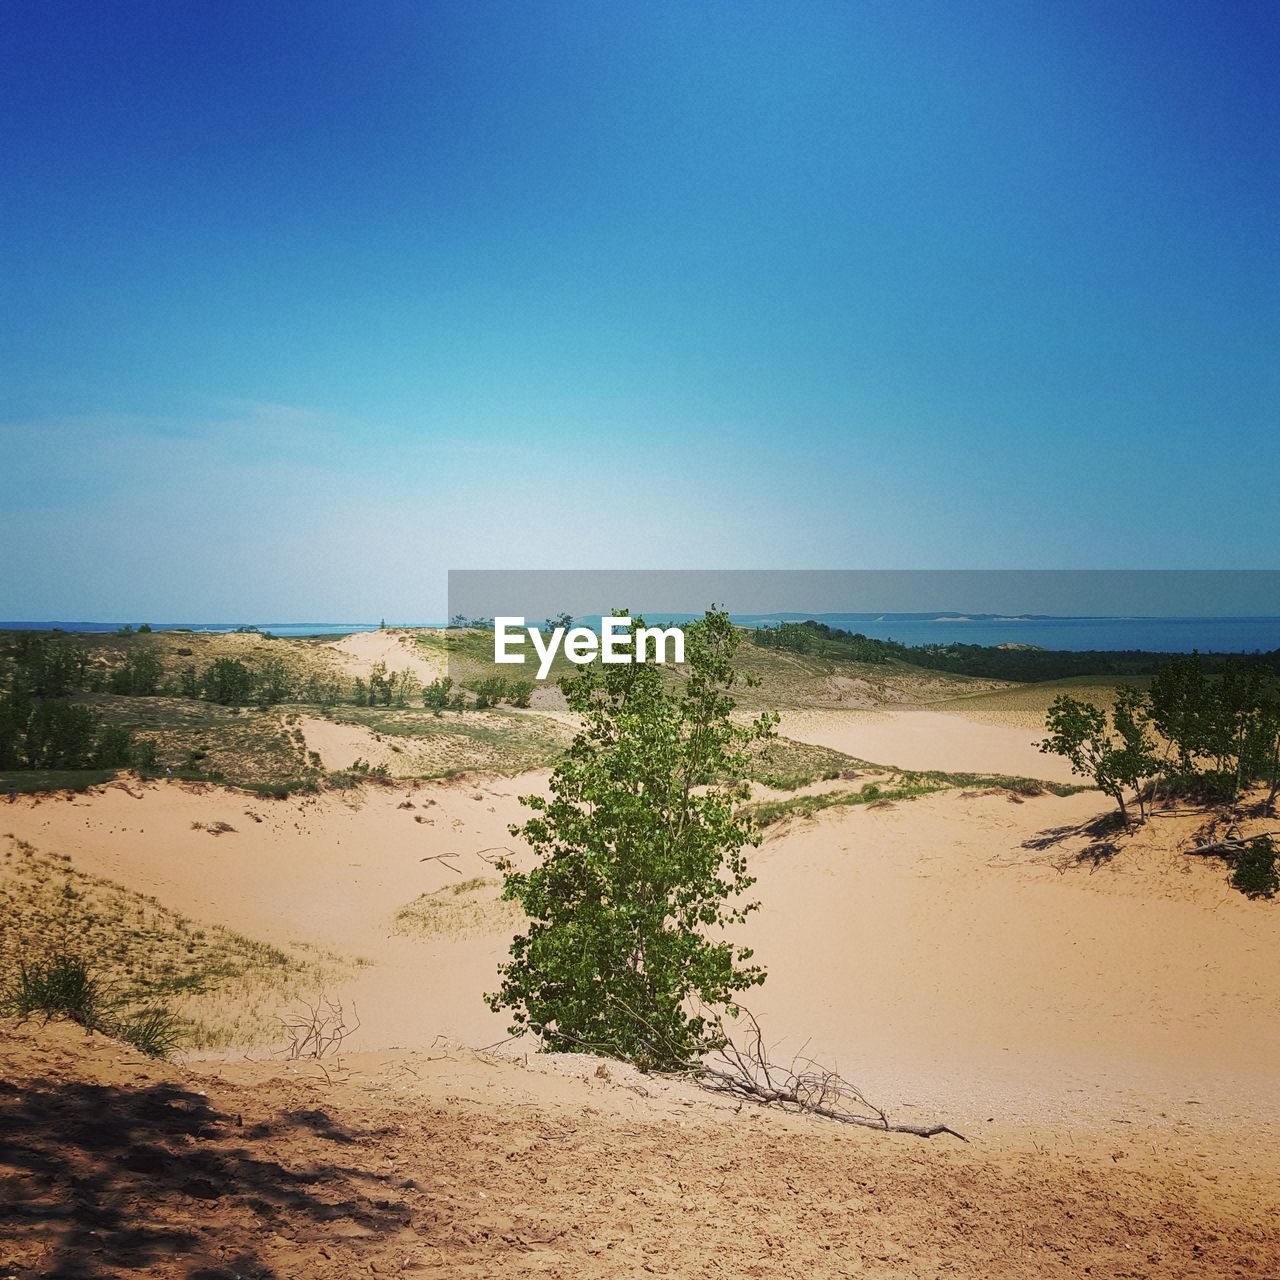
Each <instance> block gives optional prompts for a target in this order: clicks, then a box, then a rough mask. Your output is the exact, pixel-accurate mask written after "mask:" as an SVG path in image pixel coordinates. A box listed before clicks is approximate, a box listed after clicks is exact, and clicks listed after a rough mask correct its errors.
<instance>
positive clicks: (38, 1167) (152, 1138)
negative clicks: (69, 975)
mask: <svg viewBox="0 0 1280 1280" xmlns="http://www.w3.org/2000/svg"><path fill="white" fill-rule="evenodd" d="M359 1137H360V1135H357V1134H352V1133H350V1132H348V1131H347V1130H345V1129H342V1128H340V1127H339V1126H337V1125H335V1124H334V1123H333V1121H332V1120H331V1119H330V1118H329V1116H328V1115H326V1114H325V1113H324V1112H321V1111H299V1112H293V1113H287V1114H285V1115H284V1116H282V1117H280V1118H279V1119H278V1120H276V1121H274V1122H273V1123H271V1124H266V1125H254V1126H249V1127H246V1126H242V1125H241V1124H240V1121H239V1117H237V1116H228V1115H224V1114H222V1113H220V1112H219V1111H217V1110H215V1109H214V1108H212V1107H211V1106H209V1104H208V1102H207V1100H206V1099H205V1098H204V1097H202V1096H201V1095H200V1094H198V1093H196V1092H193V1091H191V1090H188V1089H184V1088H182V1087H179V1086H176V1085H173V1084H168V1083H162V1084H149V1085H141V1086H133V1087H128V1086H126V1087H118V1086H114V1085H101V1084H85V1083H80V1082H76V1083H63V1082H58V1081H55V1080H49V1079H41V1080H35V1081H31V1082H29V1083H26V1084H23V1085H15V1084H13V1083H11V1082H8V1081H0V1202H2V1203H3V1206H4V1208H3V1212H2V1213H0V1266H3V1265H4V1264H6V1263H7V1264H8V1266H7V1270H6V1274H7V1275H12V1276H17V1277H20V1278H21V1280H28V1277H34V1276H36V1275H40V1276H50V1277H59V1278H65V1280H71V1278H72V1277H75V1280H90V1278H91V1277H105V1276H116V1275H120V1274H121V1273H122V1272H127V1271H131V1270H136V1269H142V1268H149V1267H153V1266H156V1265H157V1264H161V1269H162V1270H163V1273H164V1274H166V1275H173V1276H183V1277H186V1278H187V1280H231V1278H232V1277H233V1276H234V1277H241V1278H242V1280H248V1278H250V1277H253V1278H255V1280H256V1278H259V1277H275V1276H277V1275H279V1274H280V1273H279V1272H277V1271H276V1270H273V1269H272V1267H271V1266H269V1265H267V1264H266V1263H265V1262H264V1261H263V1260H262V1259H261V1257H260V1256H259V1255H258V1252H257V1248H258V1242H259V1240H260V1238H261V1237H262V1236H272V1235H276V1234H282V1235H284V1236H286V1237H287V1239H289V1240H291V1241H299V1242H306V1241H313V1242H316V1241H323V1240H324V1239H326V1238H328V1235H329V1230H327V1229H326V1224H329V1226H330V1229H331V1225H332V1224H335V1223H337V1222H339V1221H340V1220H341V1221H342V1222H343V1225H344V1227H345V1228H346V1231H347V1232H348V1233H349V1232H351V1231H352V1230H355V1231H357V1232H359V1233H360V1234H362V1235H366V1236H367V1237H371V1238H375V1239H376V1238H377V1237H378V1236H385V1234H386V1233H392V1232H395V1231H398V1230H400V1229H401V1228H402V1227H404V1226H405V1225H407V1222H408V1217H409V1212H408V1209H407V1207H406V1206H405V1205H404V1204H403V1203H401V1202H400V1201H399V1200H398V1199H395V1198H392V1197H394V1195H395V1192H394V1190H393V1188H394V1185H395V1184H394V1181H393V1180H391V1179H388V1178H387V1177H383V1176H376V1175H372V1174H370V1173H368V1172H365V1171H361V1170H358V1169H353V1168H348V1167H344V1166H343V1165H341V1164H337V1163H332V1162H327V1161H326V1160H325V1159H323V1158H320V1159H317V1160H313V1161H302V1162H294V1161H292V1160H291V1161H290V1164H291V1165H292V1166H293V1167H290V1165H286V1164H284V1163H280V1162H279V1161H278V1160H276V1159H272V1158H269V1157H267V1156H266V1155H264V1153H262V1152H258V1151H256V1150H255V1148H256V1147H258V1146H259V1145H261V1144H262V1143H263V1142H264V1140H267V1141H268V1145H270V1146H275V1145H277V1140H279V1145H280V1146H282V1147H283V1146H290V1147H292V1146H294V1145H296V1144H295V1143H294V1139H295V1138H296V1139H297V1144H302V1145H304V1146H305V1147H306V1148H308V1149H310V1148H313V1147H316V1146H317V1145H318V1144H322V1146H321V1150H320V1151H319V1153H318V1154H319V1155H320V1156H321V1157H323V1155H324V1152H325V1149H326V1148H327V1147H328V1144H334V1146H335V1148H336V1149H337V1150H342V1149H344V1148H346V1147H348V1146H349V1145H350V1144H352V1143H355V1142H357V1141H359ZM353 1224H354V1226H353ZM37 1252H38V1253H39V1262H38V1265H37V1269H32V1267H31V1266H30V1265H28V1266H25V1267H24V1266H22V1265H17V1264H18V1260H19V1259H21V1258H23V1257H26V1258H28V1259H30V1258H33V1257H34V1256H35V1255H36V1253H37ZM301 1260H302V1259H301V1257H300V1258H299V1261H301ZM294 1274H297V1273H294Z"/></svg>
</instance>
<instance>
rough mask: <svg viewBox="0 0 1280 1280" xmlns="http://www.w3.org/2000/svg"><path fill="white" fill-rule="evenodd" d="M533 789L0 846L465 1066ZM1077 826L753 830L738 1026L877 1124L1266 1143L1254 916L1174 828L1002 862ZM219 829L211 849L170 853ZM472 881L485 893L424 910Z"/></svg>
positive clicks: (1026, 822) (1183, 831)
mask: <svg viewBox="0 0 1280 1280" xmlns="http://www.w3.org/2000/svg"><path fill="white" fill-rule="evenodd" d="M543 785H545V775H536V776H532V775H531V776H526V777H524V778H522V779H515V780H484V779H475V778H471V779H467V780H464V781H460V782H455V783H452V784H450V783H429V784H428V783H424V784H419V785H416V786H415V785H412V784H398V785H396V786H393V787H392V786H388V787H375V788H370V789H367V790H365V791H361V792H351V793H338V794H333V793H330V794H326V795H323V796H319V797H305V798H295V799H293V800H290V801H266V802H264V801H259V800H256V799H250V798H248V797H246V796H244V795H242V794H238V793H235V792H228V791H226V790H222V789H216V788H201V787H191V786H186V785H182V784H177V783H169V784H165V783H155V784H151V785H148V786H147V787H145V788H140V789H137V790H136V791H131V790H129V789H126V788H123V787H111V788H107V789H106V790H105V791H103V792H102V793H100V794H97V795H90V796H84V797H79V798H77V799H74V800H67V799H46V800H43V801H40V802H36V801H33V800H31V799H27V798H22V797H20V798H19V799H18V801H17V803H16V804H14V805H11V806H8V805H6V806H4V808H3V810H2V811H0V833H3V832H7V831H11V832H13V833H15V834H17V835H19V836H21V837H23V838H25V839H27V840H28V841H30V842H31V843H32V844H34V845H35V846H36V847H37V848H40V849H46V850H50V851H58V852H64V853H68V854H70V855H71V856H72V858H73V860H74V863H75V865H76V866H77V867H79V868H81V869H82V870H87V871H90V872H94V873H97V874H102V875H106V876H109V877H111V878H113V879H116V880H119V881H121V882H123V883H125V884H127V885H129V886H130V887H133V888H136V889H138V890H141V891H143V892H146V893H151V894H154V895H155V896H156V897H158V898H159V899H160V900H161V901H162V902H164V903H165V904H167V905H169V906H172V907H174V908H175V909H177V910H180V911H182V912H185V913H186V914H188V915H190V916H192V917H195V918H196V919H198V920H200V919H203V920H208V921H217V922H220V923H224V924H227V925H230V926H231V927H233V928H236V929H239V930H240V931H242V932H244V933H246V934H248V935H250V936H251V937H255V938H259V939H262V940H264V941H267V942H272V943H276V944H277V945H280V946H285V947H287V946H289V945H291V944H294V943H296V942H298V941H305V942H307V943H309V944H311V945H312V946H316V947H319V948H322V949H324V950H328V951H334V952H338V953H340V954H342V955H345V956H348V957H360V958H363V959H365V960H367V961H370V962H372V963H371V964H369V965H368V966H366V967H364V968H362V969H358V970H356V971H354V972H353V973H352V974H351V975H350V976H349V977H348V978H347V979H345V980H344V982H343V985H342V988H341V990H340V991H336V992H335V993H334V994H338V995H341V996H342V997H343V998H344V999H347V1000H354V1001H355V1002H356V1004H357V1005H358V1008H359V1010H360V1015H361V1018H362V1021H363V1026H362V1029H361V1031H360V1033H359V1039H358V1042H357V1044H356V1046H355V1047H369V1048H375V1047H383V1046H391V1045H399V1046H405V1047H425V1046H429V1045H430V1044H431V1043H433V1041H434V1039H435V1037H436V1036H438V1035H441V1034H443V1035H447V1036H453V1037H456V1038H458V1039H459V1040H461V1041H463V1042H466V1043H470V1044H487V1043H491V1042H494V1041H497V1040H499V1039H500V1038H502V1035H503V1032H504V1022H503V1020H502V1019H500V1018H498V1017H497V1016H495V1015H493V1014H492V1013H490V1012H489V1011H488V1010H487V1009H486V1008H485V1006H484V1004H483V1002H482V999H481V997H482V995H483V993H484V992H485V991H487V990H490V989H492V987H493V985H494V972H495V968H496V965H497V964H498V962H499V961H500V959H501V958H502V957H503V955H504V953H505V949H506V945H507V942H508V940H509V938H510V934H511V920H510V917H509V915H506V914H504V913H503V912H502V911H500V910H498V909H497V908H496V906H495V905H494V904H495V900H496V896H497V887H496V884H497V873H496V871H495V870H494V868H493V866H492V863H491V859H492V858H493V857H494V856H495V854H496V852H498V851H501V850H503V849H506V848H514V849H515V850H516V852H517V854H518V855H519V854H520V853H521V850H520V849H519V847H518V846H517V845H516V843H515V842H514V841H513V840H512V838H511V837H510V836H509V835H508V833H507V827H508V824H509V823H511V822H512V821H517V820H519V818H520V816H521V813H522V810H521V807H520V806H519V804H518V800H517V797H518V795H519V794H520V793H521V792H523V791H528V790H530V789H536V788H538V787H540V786H543ZM1101 807H1102V806H1101V804H1100V801H1099V798H1098V797H1097V796H1096V795H1093V794H1088V793H1086V794H1081V795H1075V796H1069V797H1065V798H1058V797H1053V796H1047V795H1046V796H1042V797H1039V798H1036V799H1032V800H1028V801H1026V802H1025V803H1013V802H1011V801H1010V799H1009V797H1008V796H1007V795H1005V794H989V795H963V794H960V793H958V792H947V793H941V794H937V795H932V796H927V797H923V798H921V799H917V800H914V801H911V802H907V803H903V804H899V805H897V806H895V807H891V808H888V809H868V808H865V807H859V808H851V809H850V808H843V809H833V810H828V811H826V812H824V813H822V814H820V815H819V816H818V817H817V818H816V819H810V820H805V821H802V822H792V823H789V824H785V825H783V826H782V827H780V828H771V829H770V835H769V839H768V840H767V842H766V843H765V844H764V845H763V846H762V848H761V849H760V850H759V851H758V852H757V854H756V855H755V856H754V859H753V865H754V869H755V871H756V873H757V874H758V876H759V884H758V886H757V892H758V894H759V897H760V899H761V901H762V903H763V909H762V910H761V911H760V912H759V913H758V914H756V915H755V916H753V917H752V918H751V920H750V922H749V925H748V928H747V929H746V932H745V935H744V936H745V937H746V939H747V940H748V941H750V942H751V943H752V944H753V945H755V946H756V948H757V951H758V954H759V956H760V958H761V959H762V960H763V961H764V963H765V964H766V965H767V967H768V969H769V972H770V977H769V981H768V983H767V984H766V985H765V986H764V987H763V988H761V989H760V990H759V991H758V992H753V993H752V998H751V1000H750V1003H751V1005H752V1007H753V1008H756V1009H757V1010H758V1011H759V1012H760V1013H761V1015H762V1017H763V1018H764V1019H765V1022H766V1025H767V1027H768V1030H769V1033H770V1035H771V1036H772V1037H774V1038H776V1039H777V1040H778V1041H779V1042H780V1051H783V1052H785V1051H787V1050H788V1049H789V1048H795V1047H798V1046H799V1045H800V1044H801V1043H802V1042H803V1041H805V1040H810V1041H811V1042H812V1048H813V1050H814V1051H815V1052H818V1053H820V1054H821V1055H822V1056H823V1057H825V1058H827V1059H829V1060H833V1061H837V1062H839V1063H840V1064H841V1065H843V1066H846V1067H849V1068H850V1069H851V1071H852V1072H853V1073H854V1074H856V1075H857V1077H858V1078H859V1080H860V1081H862V1082H864V1083H865V1084H866V1085H867V1086H868V1087H869V1088H871V1089H872V1090H873V1091H874V1092H876V1093H877V1095H878V1096H879V1097H880V1098H882V1100H883V1101H884V1102H886V1103H887V1104H889V1105H890V1106H891V1107H893V1108H899V1107H917V1108H942V1109H945V1110H947V1111H948V1112H949V1113H956V1112H957V1110H958V1113H959V1114H960V1116H961V1118H964V1119H968V1120H972V1119H974V1118H975V1117H979V1116H980V1117H981V1118H983V1119H985V1117H986V1115H987V1114H990V1113H991V1111H992V1110H996V1111H998V1112H999V1113H1000V1114H1001V1115H1003V1116H1006V1117H1009V1118H1017V1119H1019V1120H1023V1121H1037V1122H1038V1121H1041V1120H1044V1119H1046V1118H1053V1117H1058V1116H1065V1115H1068V1114H1076V1113H1079V1114H1083V1115H1089V1114H1095V1113H1098V1112H1100V1111H1102V1110H1109V1111H1110V1112H1113V1113H1115V1114H1121V1113H1122V1112H1127V1111H1130V1110H1132V1109H1133V1108H1134V1107H1140V1108H1146V1109H1147V1110H1154V1111H1157V1112H1158V1111H1159V1110H1160V1109H1162V1108H1164V1103H1165V1101H1166V1100H1167V1099H1169V1098H1171V1097H1174V1098H1176V1099H1177V1104H1178V1107H1180V1108H1181V1107H1183V1104H1184V1103H1186V1100H1187V1099H1194V1100H1195V1104H1196V1105H1197V1106H1198V1107H1199V1108H1200V1109H1201V1114H1207V1111H1208V1110H1209V1109H1212V1110H1213V1112H1214V1114H1215V1116H1217V1117H1219V1119H1221V1120H1222V1122H1223V1123H1227V1122H1228V1121H1230V1122H1231V1123H1234V1120H1231V1117H1233V1116H1237V1115H1239V1114H1243V1111H1242V1109H1243V1108H1245V1107H1246V1106H1249V1107H1252V1106H1255V1105H1256V1106H1257V1107H1258V1108H1259V1114H1260V1115H1261V1117H1262V1119H1263V1120H1264V1121H1265V1122H1266V1123H1267V1124H1271V1123H1272V1122H1273V1121H1274V1117H1275V1105H1276V1104H1275V1100H1274V1098H1269V1097H1268V1096H1267V1095H1268V1093H1269V1091H1272V1090H1273V1086H1274V1084H1275V1083H1276V1082H1277V1072H1276V1063H1277V1061H1280V1038H1278V1037H1277V1027H1280V987H1278V986H1277V984H1276V983H1275V982H1274V974H1275V973H1276V972H1278V971H1280V911H1277V910H1276V909H1275V908H1274V906H1273V904H1267V903H1253V902H1248V901H1246V900H1244V899H1243V898H1241V897H1240V896H1239V895H1238V894H1235V893H1234V892H1233V891H1231V890H1230V889H1229V888H1228V887H1227V886H1226V885H1225V883H1224V879H1223V874H1222V871H1221V869H1220V867H1217V866H1215V865H1213V864H1207V863H1204V862H1200V861H1192V860H1189V859H1187V858H1185V857H1184V856H1182V855H1181V854H1179V853H1178V852H1177V846H1178V844H1179V842H1180V841H1183V840H1185V839H1186V838H1187V836H1188V834H1189V829H1190V825H1191V824H1194V822H1195V821H1196V820H1195V819H1194V818H1188V819H1185V820H1183V819H1164V820H1160V821H1157V822H1156V823H1153V824H1152V828H1151V830H1150V831H1149V832H1147V833H1144V835H1143V836H1141V837H1140V838H1138V840H1137V841H1136V842H1135V843H1134V845H1133V847H1132V848H1131V849H1129V850H1128V851H1127V852H1126V853H1125V855H1124V856H1123V857H1121V858H1119V859H1117V860H1116V862H1115V863H1114V864H1112V865H1110V866H1106V867H1103V868H1100V869H1098V870H1097V871H1095V872H1093V873H1092V874H1090V872H1089V871H1088V870H1087V869H1084V868H1079V867H1075V868H1071V869H1069V870H1065V871H1060V870H1058V869H1056V865H1055V864H1057V863H1059V862H1060V861H1061V860H1062V859H1063V858H1066V857H1069V856H1070V855H1071V853H1072V852H1073V851H1074V850H1076V849H1078V848H1080V847H1081V846H1082V845H1083V844H1084V843H1085V838H1084V837H1078V836H1077V837H1069V838H1066V839H1064V840H1063V842H1062V843H1060V844H1056V845H1053V846H1051V847H1050V848H1048V849H1046V850H1044V851H1040V852H1037V851H1035V850H1031V849H1028V848H1026V847H1024V846H1025V843H1026V842H1027V841H1029V840H1032V839H1034V838H1035V837H1037V836H1038V835H1041V834H1043V833H1045V832H1052V831H1054V830H1056V829H1059V828H1064V827H1071V826H1073V825H1076V824H1079V823H1081V822H1083V821H1085V820H1087V819H1088V818H1091V817H1092V816H1094V815H1096V814H1097V813H1098V812H1099V811H1100V809H1101ZM255 816H256V818H257V819H260V820H255ZM218 821H222V822H226V823H229V824H230V825H231V826H232V827H234V828H235V830H234V831H233V832H230V833H228V834H225V835H223V836H220V837H217V838H213V837H211V836H210V835H209V834H208V832H207V831H206V830H198V829H194V828H193V823H197V822H199V823H203V824H204V825H205V826H208V825H210V824H212V823H214V822H218ZM476 877H481V878H485V879H488V880H489V881H491V884H490V885H488V886H481V887H480V888H479V889H478V890H476V891H473V892H472V893H471V894H469V895H468V896H467V897H466V898H463V899H454V898H453V897H451V896H448V889H449V887H450V886H452V885H455V884H458V883H460V882H461V881H463V880H470V879H473V878H476ZM441 891H443V892H444V894H445V897H444V898H443V899H441V902H440V903H439V904H437V905H439V907H440V909H439V910H438V911H437V912H436V914H435V915H434V916H433V917H432V919H434V920H435V921H436V927H434V928H429V929H428V930H427V931H426V932H425V933H423V932H418V933H412V934H405V933H402V932H399V931H397V929H396V926H395V924H394V918H395V915H396V912H397V911H398V910H399V909H400V908H401V907H403V906H405V905H406V904H408V903H410V902H411V901H413V900H414V899H416V898H417V897H418V896H419V895H421V894H435V895H436V897H437V898H439V897H440V893H441ZM432 901H433V903H435V902H436V899H434V898H433V900H432ZM1164 1109H1166V1110H1167V1108H1164ZM1183 1114H1184V1113H1183V1112H1182V1111H1179V1112H1178V1113H1177V1116H1175V1117H1174V1119H1175V1120H1177V1119H1179V1118H1180V1117H1181V1116H1182V1115H1183ZM1171 1122H1173V1121H1171Z"/></svg>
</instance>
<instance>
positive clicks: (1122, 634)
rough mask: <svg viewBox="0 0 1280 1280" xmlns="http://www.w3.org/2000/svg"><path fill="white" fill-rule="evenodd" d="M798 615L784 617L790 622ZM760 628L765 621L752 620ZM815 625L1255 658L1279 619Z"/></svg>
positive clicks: (837, 620)
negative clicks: (1247, 655)
mask: <svg viewBox="0 0 1280 1280" xmlns="http://www.w3.org/2000/svg"><path fill="white" fill-rule="evenodd" d="M798 616H799V615H796V614H787V615H786V617H787V618H788V619H789V620H795V619H796V618H797V617H798ZM752 621H753V622H754V623H757V624H764V623H766V622H767V621H769V620H766V619H762V618H761V619H752ZM818 621H821V622H825V623H826V624H827V625H828V626H832V627H839V628H840V629H841V630H844V631H860V632H861V633H862V634H863V635H864V636H870V637H872V639H875V640H897V641H898V642H899V643H901V644H905V645H931V644H981V645H997V644H1030V645H1035V646H1036V647H1037V648H1039V649H1067V650H1072V651H1075V652H1079V651H1080V650H1084V649H1128V650H1133V649H1140V650H1145V651H1146V652H1148V653H1190V652H1191V651H1192V650H1193V649H1198V650H1200V652H1201V653H1258V652H1263V653H1265V652H1269V651H1271V650H1272V649H1277V648H1280V618H1048V617H1032V618H1025V619H1009V618H996V617H990V616H988V615H971V616H969V617H968V618H965V616H964V615H957V614H939V615H928V616H922V615H919V614H915V615H911V616H909V617H904V616H902V615H893V614H823V615H821V616H820V617H819V619H818Z"/></svg>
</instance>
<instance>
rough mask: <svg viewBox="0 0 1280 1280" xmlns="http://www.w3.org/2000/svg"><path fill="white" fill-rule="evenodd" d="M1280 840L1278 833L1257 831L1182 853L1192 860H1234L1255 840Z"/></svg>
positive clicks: (1185, 850)
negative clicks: (1267, 838)
mask: <svg viewBox="0 0 1280 1280" xmlns="http://www.w3.org/2000/svg"><path fill="white" fill-rule="evenodd" d="M1268 836H1270V837H1272V838H1273V839H1280V831H1259V832H1258V833H1257V835H1252V836H1231V837H1230V838H1228V839H1226V840H1215V841H1214V843H1213V844H1202V845H1197V846H1196V847H1195V848H1194V849H1184V850H1183V852H1184V853H1185V854H1187V856H1188V857H1192V858H1234V857H1235V856H1236V854H1238V853H1240V852H1241V850H1243V849H1247V848H1248V847H1249V845H1251V844H1252V843H1253V842H1254V841H1255V840H1262V839H1264V838H1266V837H1268Z"/></svg>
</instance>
